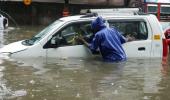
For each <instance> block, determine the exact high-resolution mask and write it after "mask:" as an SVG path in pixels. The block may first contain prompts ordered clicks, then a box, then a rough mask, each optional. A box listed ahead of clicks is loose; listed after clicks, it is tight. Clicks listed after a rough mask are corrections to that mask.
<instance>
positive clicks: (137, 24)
mask: <svg viewBox="0 0 170 100" xmlns="http://www.w3.org/2000/svg"><path fill="white" fill-rule="evenodd" d="M108 22H109V25H110V26H111V27H115V28H116V29H117V30H118V31H119V32H121V34H122V35H124V36H125V37H126V38H127V39H129V41H128V42H126V43H125V44H123V48H124V50H125V52H126V54H127V57H128V58H130V57H150V56H151V44H152V40H151V39H149V38H148V36H149V32H148V28H147V24H146V22H145V21H144V20H136V19H135V20H133V19H121V20H108Z"/></svg>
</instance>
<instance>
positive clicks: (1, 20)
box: [0, 14, 8, 30]
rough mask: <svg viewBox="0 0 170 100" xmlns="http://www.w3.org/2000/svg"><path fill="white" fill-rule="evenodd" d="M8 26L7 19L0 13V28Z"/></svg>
mask: <svg viewBox="0 0 170 100" xmlns="http://www.w3.org/2000/svg"><path fill="white" fill-rule="evenodd" d="M7 27H8V19H7V18H6V17H4V16H3V15H1V14H0V30H4V29H5V28H7Z"/></svg>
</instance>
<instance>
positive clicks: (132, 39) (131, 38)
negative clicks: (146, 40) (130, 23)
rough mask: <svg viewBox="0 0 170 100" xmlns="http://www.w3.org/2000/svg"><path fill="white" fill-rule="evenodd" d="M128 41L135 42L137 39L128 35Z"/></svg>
mask: <svg viewBox="0 0 170 100" xmlns="http://www.w3.org/2000/svg"><path fill="white" fill-rule="evenodd" d="M126 39H127V41H134V40H135V37H133V36H130V35H127V36H126Z"/></svg>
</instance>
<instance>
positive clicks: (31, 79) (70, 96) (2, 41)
mask: <svg viewBox="0 0 170 100" xmlns="http://www.w3.org/2000/svg"><path fill="white" fill-rule="evenodd" d="M42 28H44V27H28V26H24V27H20V28H19V29H15V28H9V29H8V30H6V31H1V32H0V47H3V46H4V45H6V44H9V43H11V42H15V41H18V40H21V39H26V38H31V37H32V36H33V35H34V34H36V33H37V32H38V31H39V30H41V29H42ZM169 94H170V71H169V64H167V65H164V66H163V65H162V64H161V59H136V58H134V59H128V60H127V61H126V62H121V63H112V64H111V63H104V62H102V61H101V60H99V59H48V60H47V59H45V58H39V59H34V58H28V59H11V58H3V57H1V58H0V100H170V95H169Z"/></svg>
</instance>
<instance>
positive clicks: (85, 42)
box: [80, 38, 89, 48]
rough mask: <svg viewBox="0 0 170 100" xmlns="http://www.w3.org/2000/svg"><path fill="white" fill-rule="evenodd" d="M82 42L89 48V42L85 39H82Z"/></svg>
mask: <svg viewBox="0 0 170 100" xmlns="http://www.w3.org/2000/svg"><path fill="white" fill-rule="evenodd" d="M80 40H81V41H82V42H83V43H84V45H85V46H86V47H88V48H89V44H88V43H87V41H85V40H84V39H83V38H81V39H80Z"/></svg>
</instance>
